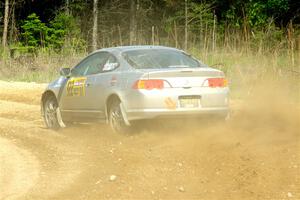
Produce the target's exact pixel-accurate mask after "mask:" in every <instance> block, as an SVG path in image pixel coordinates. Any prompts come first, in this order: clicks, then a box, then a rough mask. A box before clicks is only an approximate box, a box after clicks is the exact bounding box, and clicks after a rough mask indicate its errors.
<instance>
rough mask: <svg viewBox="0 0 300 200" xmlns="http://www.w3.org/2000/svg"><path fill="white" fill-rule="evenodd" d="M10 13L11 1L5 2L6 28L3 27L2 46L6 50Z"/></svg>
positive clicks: (6, 0)
mask: <svg viewBox="0 0 300 200" xmlns="http://www.w3.org/2000/svg"><path fill="white" fill-rule="evenodd" d="M8 12H9V1H8V0H5V9H4V27H3V36H2V46H3V47H4V48H5V47H6V45H7V29H8V21H9V18H8Z"/></svg>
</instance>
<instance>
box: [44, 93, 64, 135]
mask: <svg viewBox="0 0 300 200" xmlns="http://www.w3.org/2000/svg"><path fill="white" fill-rule="evenodd" d="M57 108H58V104H57V101H56V98H55V97H53V96H50V97H48V98H47V99H46V100H45V102H44V121H45V124H46V126H47V128H49V129H53V130H57V129H59V128H60V125H59V122H58V119H57V113H56V112H57Z"/></svg>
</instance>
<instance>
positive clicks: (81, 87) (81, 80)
mask: <svg viewBox="0 0 300 200" xmlns="http://www.w3.org/2000/svg"><path fill="white" fill-rule="evenodd" d="M85 81H86V77H76V78H75V77H74V78H70V79H69V80H68V83H67V96H76V97H78V96H85Z"/></svg>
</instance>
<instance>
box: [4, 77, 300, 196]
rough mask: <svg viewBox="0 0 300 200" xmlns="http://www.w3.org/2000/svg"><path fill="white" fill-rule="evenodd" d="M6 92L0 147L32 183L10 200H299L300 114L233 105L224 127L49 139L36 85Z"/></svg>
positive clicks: (85, 132)
mask: <svg viewBox="0 0 300 200" xmlns="http://www.w3.org/2000/svg"><path fill="white" fill-rule="evenodd" d="M4 85H6V86H5V87H10V88H12V89H11V90H10V91H8V92H6V91H3V90H1V88H5V87H4V86H1V81H0V139H1V138H3V139H2V141H3V140H4V141H8V142H12V144H13V145H14V147H17V150H18V151H19V150H20V152H22V151H25V152H27V153H28V154H29V155H31V156H32V157H30V158H28V159H29V161H26V162H28V163H31V161H30V160H32V159H33V160H34V159H35V160H36V161H37V162H38V170H35V171H38V178H37V181H36V180H34V181H33V182H32V183H33V184H32V186H31V187H30V188H24V190H22V191H20V192H18V195H20V196H10V197H9V198H12V199H22V200H23V199H30V200H32V199H212V200H213V199H233V200H234V199H236V200H239V199H263V200H264V199H295V200H296V199H299V198H300V193H299V190H298V188H299V186H300V177H299V174H300V173H299V166H300V157H299V154H298V153H297V152H299V150H300V144H299V130H298V120H297V117H299V113H297V111H295V110H294V111H293V110H289V109H290V107H286V109H287V110H288V111H286V110H285V111H282V110H281V109H280V107H279V108H278V109H277V107H276V106H273V105H271V104H270V103H269V102H268V105H267V106H269V107H270V108H272V109H269V108H268V107H267V106H265V105H261V107H258V108H257V109H258V110H253V108H251V109H250V108H249V107H247V109H245V107H243V106H242V103H239V102H238V105H237V107H239V110H238V111H236V110H237V109H235V111H236V112H234V113H235V114H234V116H233V119H232V120H231V121H229V122H228V123H226V124H222V123H220V124H219V123H206V122H205V123H203V124H201V123H200V122H198V121H196V122H195V123H183V124H182V123H180V124H177V123H174V124H172V123H169V124H167V125H163V126H162V127H159V126H158V125H157V124H155V127H154V128H150V129H145V130H143V131H142V132H141V133H138V134H133V135H130V136H123V135H118V134H112V133H111V131H110V129H108V128H107V127H106V126H105V125H75V126H74V127H70V128H66V129H63V130H60V131H59V132H55V131H51V130H47V129H45V128H44V125H43V122H42V119H41V117H40V113H39V105H38V103H39V99H40V94H41V91H42V90H41V88H42V87H41V86H39V85H38V84H26V83H16V85H14V83H5V84H4ZM27 91H28V92H27ZM6 94H9V95H6ZM26 94H30V95H32V97H33V98H34V99H33V100H32V101H31V100H30V98H32V97H28V96H26ZM23 96H24V98H23ZM20 98H23V99H20ZM32 102H34V103H32ZM251 105H252V106H253V105H254V104H253V103H252V104H251ZM258 111H259V112H258ZM292 111H293V112H292ZM258 113H259V114H258ZM298 119H299V118H298ZM0 148H1V146H0ZM6 148H8V147H6ZM3 152H4V154H7V152H9V151H6V150H4V151H3ZM20 154H21V153H20ZM0 158H1V157H0ZM8 159H11V157H9V158H8ZM3 160H4V159H3ZM25 160H27V159H25ZM5 163H12V161H10V160H7V159H6V160H5ZM12 164H13V165H15V166H18V164H17V163H16V164H15V163H12ZM28 167H33V166H30V165H29V166H28ZM0 169H1V170H3V169H2V168H1V167H0ZM33 170H34V167H33ZM9 173H15V172H14V171H8V172H7V173H6V174H9ZM111 175H116V177H117V178H116V180H114V181H111V180H110V176H111ZM1 180H3V181H4V180H6V181H10V180H8V179H7V178H3V179H1ZM35 181H36V183H38V184H34V182H35ZM5 187H6V186H5ZM5 187H4V189H5ZM13 187H16V188H17V187H18V185H17V184H15V185H14V184H12V186H10V188H13ZM1 189H2V188H1ZM8 190H10V191H11V189H8V188H6V191H8ZM16 191H17V190H16ZM6 193H7V192H6ZM0 199H1V198H0Z"/></svg>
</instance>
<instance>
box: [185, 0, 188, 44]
mask: <svg viewBox="0 0 300 200" xmlns="http://www.w3.org/2000/svg"><path fill="white" fill-rule="evenodd" d="M187 10H188V9H187V0H185V25H184V50H187V48H188V27H187V26H188V16H187V14H188V12H187Z"/></svg>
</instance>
